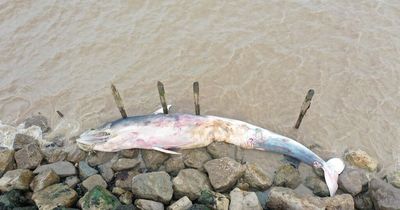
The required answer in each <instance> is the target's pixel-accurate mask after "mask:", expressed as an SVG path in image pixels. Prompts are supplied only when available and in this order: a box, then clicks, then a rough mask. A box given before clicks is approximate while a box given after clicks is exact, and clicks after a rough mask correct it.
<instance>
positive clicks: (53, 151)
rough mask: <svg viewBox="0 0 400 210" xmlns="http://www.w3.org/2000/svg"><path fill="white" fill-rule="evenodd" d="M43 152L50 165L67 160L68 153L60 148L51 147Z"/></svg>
mask: <svg viewBox="0 0 400 210" xmlns="http://www.w3.org/2000/svg"><path fill="white" fill-rule="evenodd" d="M41 151H42V153H43V155H44V158H45V159H46V160H47V162H48V163H55V162H58V161H63V160H65V159H66V158H67V153H66V152H65V151H64V150H63V149H62V148H60V147H54V146H49V147H45V148H43V149H42V150H41Z"/></svg>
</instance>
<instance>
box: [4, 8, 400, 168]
mask: <svg viewBox="0 0 400 210" xmlns="http://www.w3.org/2000/svg"><path fill="white" fill-rule="evenodd" d="M399 34H400V2H399V1H395V0H393V1H385V0H379V1H345V0H338V1H322V0H311V1H306V0H298V1H294V0H293V1H208V0H205V1H135V0H127V1H118V2H114V1H25V0H3V1H0V55H1V56H0V120H2V121H3V122H6V123H10V124H17V123H20V122H21V121H22V120H23V119H24V118H26V117H28V116H30V115H32V114H34V113H37V112H41V113H43V114H44V115H45V116H48V117H49V118H50V121H51V125H52V126H53V127H55V126H57V125H58V124H59V123H60V119H59V118H58V116H57V114H56V112H55V111H56V110H60V111H62V112H63V113H64V115H65V116H66V117H68V119H72V120H76V121H77V122H79V123H80V127H79V130H80V131H82V130H85V129H87V128H91V127H96V126H97V125H100V124H102V123H104V122H106V121H109V120H113V119H117V118H118V117H119V116H120V115H119V112H118V110H117V108H116V107H115V106H114V102H113V100H112V95H111V92H110V84H111V82H113V83H115V84H116V86H117V88H118V89H119V90H120V92H121V95H122V97H123V99H124V103H125V106H126V108H127V112H128V114H130V115H139V114H147V113H150V112H152V111H154V110H155V109H156V108H157V107H158V106H159V98H158V94H157V89H156V81H158V80H161V81H163V82H164V84H165V89H166V92H167V93H166V95H167V101H168V103H171V104H173V105H174V111H175V112H192V113H193V112H194V108H193V96H192V87H191V85H192V82H194V81H199V82H200V102H201V111H202V114H211V115H219V116H224V117H230V118H235V119H240V120H244V121H247V122H250V123H253V124H256V125H259V126H262V127H264V128H268V129H270V130H272V131H275V132H278V133H280V134H283V135H287V136H290V137H293V138H295V139H297V140H298V141H299V142H301V143H303V144H306V145H308V144H314V143H318V144H320V145H322V146H324V147H326V148H330V149H332V150H335V151H337V152H339V153H341V152H343V151H344V150H345V149H347V148H361V149H363V150H366V151H367V152H369V153H370V154H371V155H373V156H375V157H377V158H378V159H379V161H380V162H381V163H382V164H383V167H384V169H390V170H391V169H393V168H398V167H399V166H400V146H399V134H400V120H399V119H400V109H399V103H400V90H399V83H400V50H399V49H400V35H399ZM309 88H313V89H314V90H315V92H316V93H315V96H314V98H313V101H312V105H311V108H310V110H309V112H308V113H307V115H306V117H305V119H304V120H303V123H302V125H301V127H300V129H299V130H295V129H293V126H294V124H295V122H296V118H297V116H298V112H299V109H300V106H301V103H302V100H303V99H304V96H305V94H306V92H307V91H308V89H309Z"/></svg>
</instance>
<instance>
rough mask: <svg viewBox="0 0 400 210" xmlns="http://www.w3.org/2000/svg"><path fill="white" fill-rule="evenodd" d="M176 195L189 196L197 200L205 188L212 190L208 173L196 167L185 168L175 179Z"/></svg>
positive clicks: (176, 196) (179, 196)
mask: <svg viewBox="0 0 400 210" xmlns="http://www.w3.org/2000/svg"><path fill="white" fill-rule="evenodd" d="M172 182H173V188H174V197H175V198H177V199H178V198H181V197H183V196H185V195H186V196H188V197H189V199H190V200H196V199H197V198H198V197H199V196H200V195H201V191H203V190H211V186H210V182H209V181H208V178H207V175H206V174H204V173H202V172H200V171H198V170H196V169H190V168H189V169H183V170H181V171H180V172H179V174H178V176H177V177H175V178H174V179H173V180H172Z"/></svg>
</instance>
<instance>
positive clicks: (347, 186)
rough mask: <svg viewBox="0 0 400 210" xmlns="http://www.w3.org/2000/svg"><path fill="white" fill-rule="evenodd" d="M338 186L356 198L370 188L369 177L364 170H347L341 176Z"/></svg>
mask: <svg viewBox="0 0 400 210" xmlns="http://www.w3.org/2000/svg"><path fill="white" fill-rule="evenodd" d="M338 184H339V188H340V189H342V190H344V191H345V192H348V193H350V194H352V195H353V196H354V195H357V194H358V193H360V192H361V191H362V190H363V188H364V189H366V188H367V187H368V177H367V175H366V174H365V172H364V171H363V170H360V169H347V168H346V169H345V170H344V171H343V172H342V173H341V174H340V175H339V180H338Z"/></svg>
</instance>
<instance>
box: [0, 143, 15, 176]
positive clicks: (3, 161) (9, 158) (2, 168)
mask: <svg viewBox="0 0 400 210" xmlns="http://www.w3.org/2000/svg"><path fill="white" fill-rule="evenodd" d="M13 164H14V151H13V150H9V149H7V148H1V149H0V177H1V176H3V174H4V173H5V172H6V171H8V170H11V169H12V168H13Z"/></svg>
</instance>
